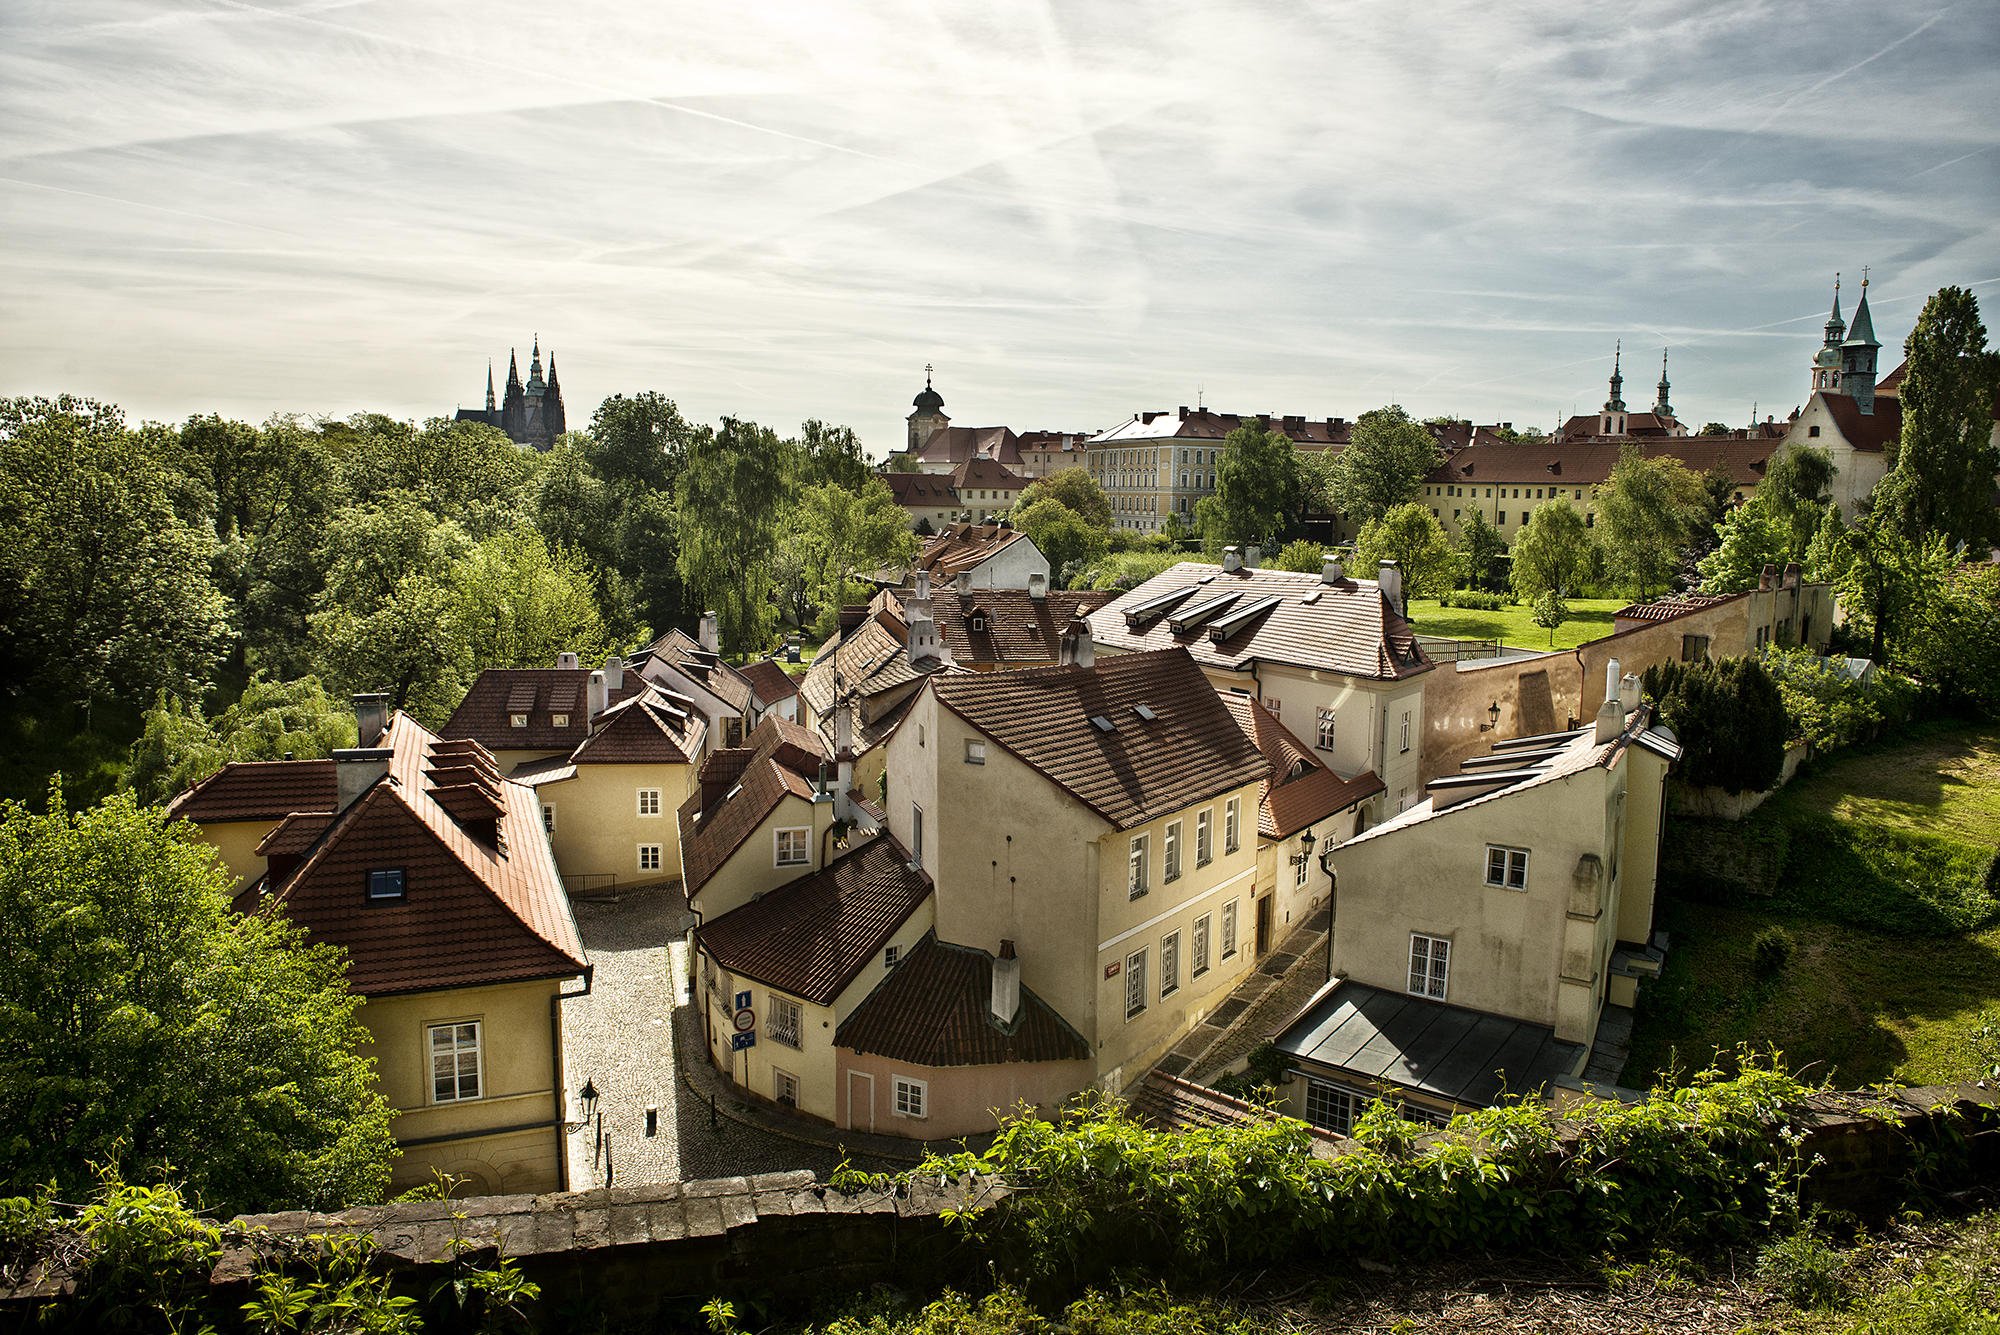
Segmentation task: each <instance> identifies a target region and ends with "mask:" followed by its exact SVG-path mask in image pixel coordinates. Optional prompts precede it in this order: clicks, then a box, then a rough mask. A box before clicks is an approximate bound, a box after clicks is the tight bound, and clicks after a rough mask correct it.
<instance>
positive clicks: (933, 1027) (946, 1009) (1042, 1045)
mask: <svg viewBox="0 0 2000 1335" xmlns="http://www.w3.org/2000/svg"><path fill="white" fill-rule="evenodd" d="M992 1001H993V957H992V956H991V955H989V954H987V953H986V952H985V951H983V950H977V949H974V948H973V947H971V946H956V945H951V944H948V943H946V942H943V941H940V940H938V939H937V933H936V932H935V931H933V932H929V933H926V934H925V936H924V939H923V940H921V941H919V942H918V943H917V944H916V946H915V947H914V948H913V949H912V950H911V951H910V953H909V954H908V955H907V956H905V957H904V958H903V959H902V961H901V962H900V963H898V964H897V965H896V967H895V969H894V970H893V971H892V972H891V973H890V974H889V975H888V976H887V977H886V978H884V979H883V980H882V982H881V983H880V984H879V985H878V986H877V987H876V988H875V990H874V991H873V992H870V993H869V994H868V997H867V999H866V1000H864V1001H863V1002H862V1003H861V1004H860V1005H859V1006H856V1007H855V1008H854V1011H853V1012H852V1013H851V1014H850V1015H849V1016H848V1017H847V1018H846V1019H845V1020H843V1021H841V1024H840V1028H839V1029H838V1030H837V1031H835V1033H834V1036H833V1041H834V1045H835V1046H836V1047H843V1048H847V1049H849V1050H851V1051H853V1052H857V1053H861V1054H864V1055H875V1056H881V1057H887V1058H889V1059H890V1060H891V1061H901V1062H910V1063H912V1064H914V1065H917V1066H991V1065H998V1064H1000V1063H1002V1062H1060V1061H1088V1060H1090V1044H1088V1043H1086V1042H1085V1041H1084V1038H1083V1035H1081V1034H1079V1033H1078V1032H1077V1031H1076V1030H1075V1029H1074V1028H1072V1027H1071V1026H1070V1025H1069V1023H1068V1022H1067V1021H1065V1020H1064V1019H1063V1018H1062V1016H1060V1015H1058V1014H1056V1010H1055V1008H1054V1007H1053V1006H1051V1005H1049V1004H1048V1003H1047V1002H1046V1001H1043V1000H1042V999H1041V998H1040V997H1038V996H1036V995H1035V994H1034V992H1033V991H1031V990H1030V989H1028V988H1026V987H1023V988H1022V989H1021V1009H1020V1010H1019V1012H1018V1013H1016V1015H1015V1017H1014V1023H1013V1024H1012V1025H1011V1026H1009V1027H1007V1028H1004V1029H1003V1028H1002V1027H1001V1026H1000V1024H999V1022H998V1021H997V1020H995V1019H994V1018H993V1006H992Z"/></svg>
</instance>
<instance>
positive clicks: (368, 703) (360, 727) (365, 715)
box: [354, 695, 389, 751]
mask: <svg viewBox="0 0 2000 1335" xmlns="http://www.w3.org/2000/svg"><path fill="white" fill-rule="evenodd" d="M388 726H389V697H388V696H386V695H357V696H355V697H354V731H355V734H356V736H357V738H358V745H359V746H360V747H361V749H362V750H364V751H365V750H368V749H370V748H371V747H377V746H380V745H381V744H382V733H383V732H384V730H386V729H387V728H388Z"/></svg>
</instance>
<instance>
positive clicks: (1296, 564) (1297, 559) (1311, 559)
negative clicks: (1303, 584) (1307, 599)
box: [1270, 538, 1326, 575]
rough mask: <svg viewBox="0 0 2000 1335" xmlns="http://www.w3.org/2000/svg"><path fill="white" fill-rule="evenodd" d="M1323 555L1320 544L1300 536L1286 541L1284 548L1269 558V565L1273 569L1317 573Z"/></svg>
mask: <svg viewBox="0 0 2000 1335" xmlns="http://www.w3.org/2000/svg"><path fill="white" fill-rule="evenodd" d="M1325 555H1326V553H1325V551H1324V550H1323V549H1322V548H1321V546H1320V544H1318V543H1316V542H1307V541H1306V540H1305V539H1304V538H1300V539H1299V540H1297V541H1296V542H1288V543H1286V544H1285V549H1284V550H1283V551H1281V552H1279V553H1278V554H1277V556H1276V557H1275V558H1273V559H1272V560H1271V562H1270V567H1271V569H1273V570H1291V571H1295V572H1298V573H1300V574H1306V575H1317V574H1318V573H1319V572H1320V568H1321V565H1322V562H1323V561H1324V558H1325Z"/></svg>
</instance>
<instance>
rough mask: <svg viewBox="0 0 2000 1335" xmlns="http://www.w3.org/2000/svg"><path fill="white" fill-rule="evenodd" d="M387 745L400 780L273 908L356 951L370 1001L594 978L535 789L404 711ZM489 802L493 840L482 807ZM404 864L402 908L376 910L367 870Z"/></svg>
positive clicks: (335, 837)
mask: <svg viewBox="0 0 2000 1335" xmlns="http://www.w3.org/2000/svg"><path fill="white" fill-rule="evenodd" d="M383 745H384V746H387V747H390V748H392V749H393V755H392V757H391V759H390V761H389V772H388V774H387V775H386V776H385V777H384V778H382V779H381V780H379V781H377V782H376V783H375V784H374V785H373V786H371V787H370V788H368V790H367V791H366V792H364V793H363V794H362V795H361V796H360V797H359V798H357V799H356V800H355V801H354V803H353V804H352V805H350V806H349V807H348V808H347V809H346V810H345V811H343V812H341V813H340V815H339V817H338V818H337V819H336V820H335V821H334V823H333V825H332V826H331V827H330V828H329V829H328V830H327V831H326V832H325V834H324V835H323V837H321V838H320V840H319V841H318V843H317V845H316V846H315V847H314V848H313V849H312V851H311V853H310V855H309V856H308V857H307V858H306V859H305V861H303V862H302V863H300V864H299V866H298V868H297V869H296V870H295V871H293V872H292V873H291V875H290V876H289V877H288V878H287V879H286V880H285V882H284V884H283V886H282V887H281V888H280V889H279V890H278V891H277V894H276V897H275V899H274V900H272V901H270V904H271V909H270V910H268V911H282V912H283V913H285V914H286V915H287V916H288V917H290V918H291V919H292V920H293V921H295V922H297V923H299V924H300V925H301V926H303V927H304V928H305V929H306V931H307V933H308V935H309V937H310V939H311V940H313V941H314V942H321V941H324V942H328V943H330V944H333V945H337V946H340V947H342V948H344V949H345V950H346V951H347V957H348V968H347V981H348V986H349V987H351V988H352V989H353V990H355V991H357V992H360V993H363V994H364V995H367V996H382V995H387V994H390V993H397V992H427V991H435V990H439V989H444V988H459V987H475V986H482V985H486V984H492V983H505V982H519V981H526V980H530V979H543V978H567V977H573V976H574V975H576V974H579V973H581V972H583V970H584V968H585V967H586V962H587V956H586V955H585V953H584V949H583V943H582V941H581V940H580V939H579V938H578V936H577V930H576V921H575V919H574V918H573V917H572V916H571V914H570V909H569V899H568V897H567V896H566V895H565V894H564V893H563V886H562V879H561V877H560V876H559V875H558V873H557V871H556V866H555V860H554V859H553V858H552V857H551V856H550V854H549V845H548V837H547V835H545V834H544V833H543V832H542V822H541V811H540V807H539V804H538V803H537V801H536V798H535V794H534V793H533V791H531V790H530V789H528V788H526V787H523V786H522V785H520V784H517V783H510V782H507V781H505V780H502V779H500V778H499V777H498V775H497V773H496V772H495V770H494V768H493V761H492V757H491V755H489V754H488V753H487V752H486V751H485V749H484V748H483V747H480V746H478V745H477V743H472V742H458V743H453V742H441V741H440V740H439V739H438V738H437V737H436V736H435V735H433V734H432V733H430V732H427V731H426V730H425V729H424V728H422V727H421V726H419V725H418V724H417V722H416V721H415V720H414V719H412V718H410V717H409V716H408V715H406V714H402V713H398V714H396V715H394V716H393V717H392V718H391V720H390V724H389V728H388V730H387V731H386V732H385V733H384V734H383ZM489 801H490V803H491V805H487V806H486V807H485V810H486V811H487V812H489V813H492V814H490V815H488V816H487V818H486V819H487V820H488V821H489V822H491V824H490V826H489V827H488V828H491V829H492V830H494V831H495V833H494V835H492V836H485V835H483V834H482V833H481V828H480V822H479V819H478V816H479V811H478V810H477V808H479V807H480V806H481V805H482V803H485V802H489ZM448 803H449V804H451V805H453V806H456V807H458V808H459V809H460V810H461V811H462V812H463V813H469V815H470V817H471V819H468V818H467V815H465V814H461V815H460V816H458V817H454V815H453V814H452V812H451V811H450V810H448V809H447V804H448ZM393 868H400V869H401V870H402V871H403V873H404V878H405V881H404V884H405V887H406V892H405V896H404V898H403V899H402V900H401V901H396V902H378V903H370V902H369V901H368V899H367V879H368V873H369V872H371V871H374V870H381V869H393Z"/></svg>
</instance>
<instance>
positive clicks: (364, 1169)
mask: <svg viewBox="0 0 2000 1335" xmlns="http://www.w3.org/2000/svg"><path fill="white" fill-rule="evenodd" d="M231 889H232V887H231V886H230V884H229V877H228V874H227V872H225V871H223V870H222V869H221V867H220V866H219V864H218V863H217V862H216V859H215V855H214V850H213V849H212V848H210V847H209V846H208V845H207V844H206V843H204V842H202V841H201V839H200V838H199V836H198V835H197V834H196V832H195V830H194V828H193V827H192V826H190V825H187V824H185V823H170V822H169V821H168V820H167V818H166V815H165V813H164V812H162V811H160V810H158V809H156V808H146V807H141V806H139V805H138V804H137V802H136V801H135V799H134V797H133V795H132V794H130V793H118V794H115V795H113V796H112V797H111V798H109V799H107V800H106V801H105V802H104V803H103V805H101V806H99V807H96V808H93V809H91V810H89V811H87V812H84V813H82V814H80V815H77V816H70V815H68V814H67V813H66V812H65V811H64V809H63V803H62V798H61V793H60V790H59V789H58V790H53V791H52V793H51V797H50V802H49V808H48V811H47V813H46V814H36V813H34V812H32V811H30V810H29V809H28V808H27V807H25V806H23V805H21V804H19V803H12V802H10V803H7V804H5V806H4V807H0V975H4V985H0V1052H5V1053H6V1054H7V1055H6V1057H5V1059H4V1060H0V1126H4V1127H5V1131H4V1132H0V1163H3V1164H4V1172H5V1178H6V1190H7V1191H8V1192H10V1193H16V1194H24V1193H28V1192H32V1191H33V1190H35V1188H36V1187H37V1186H38V1185H39V1184H42V1183H47V1182H54V1183H55V1184H56V1188H57V1190H58V1191H59V1192H61V1193H63V1194H64V1195H66V1196H68V1198H69V1199H72V1200H75V1199H80V1198H81V1196H82V1195H83V1194H84V1193H85V1192H87V1191H88V1190H89V1187H90V1184H91V1179H92V1171H91V1168H90V1165H91V1164H92V1163H93V1162H94V1163H99V1164H104V1165H108V1166H110V1167H112V1168H114V1169H116V1170H118V1171H120V1172H122V1173H124V1174H125V1175H126V1176H127V1177H128V1179H133V1180H155V1179H159V1178H163V1177H168V1176H172V1177H175V1178H179V1179H182V1180H183V1181H184V1182H185V1188H184V1189H185V1190H186V1192H187V1193H188V1194H189V1195H190V1196H192V1197H193V1198H194V1199H195V1200H196V1201H198V1202H199V1203H200V1206H201V1207H202V1208H204V1209H209V1210H215V1211H219V1212H222V1213H224V1214H227V1213H230V1212H235V1211H252V1210H271V1209H280V1208H301V1207H303V1208H309V1209H320V1210H329V1209H338V1208H340V1207H342V1206H345V1205H351V1204H363V1203H367V1202H371V1201H377V1200H380V1199H381V1196H382V1192H383V1189H384V1188H385V1187H386V1185H387V1184H388V1179H389V1170H388V1160H389V1158H390V1156H391V1155H392V1154H393V1153H394V1149H395V1147H394V1141H393V1139H392V1137H391V1135H390V1133H389V1123H390V1120H391V1119H392V1118H393V1117H394V1116H395V1113H394V1111H393V1110H392V1109H391V1108H390V1107H389V1105H388V1103H387V1102H386V1101H385V1100H384V1099H383V1098H382V1096H381V1094H380V1093H379V1092H378V1091H377V1090H376V1089H375V1087H374V1082H373V1079H372V1075H371V1069H370V1063H369V1062H368V1061H367V1060H366V1059H364V1058H363V1057H361V1056H359V1055H358V1054H357V1048H358V1047H359V1046H360V1045H361V1044H363V1043H364V1042H366V1041H367V1038H368V1034H367V1031H366V1030H365V1029H364V1028H363V1027H362V1026H361V1024H360V1022H359V1021H358V1020H357V1019H356V1018H355V1011H356V1010H357V1008H359V1006H360V1005H361V998H360V997H358V996H356V995H355V994H353V993H351V992H349V991H348V990H347V987H346V983H345V974H346V965H345V961H344V959H343V957H342V954H341V952H339V951H338V950H336V949H335V948H333V947H330V946H308V945H307V944H306V943H305V934H304V932H303V931H302V930H300V929H299V928H297V927H295V926H293V925H291V924H290V923H288V922H287V921H286V920H285V919H284V918H283V917H281V916H276V915H265V914H256V915H250V916H247V917H246V916H239V915H237V914H236V913H234V912H233V911H232V910H231V908H230V906H229V898H228V897H229V893H230V891H231Z"/></svg>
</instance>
